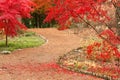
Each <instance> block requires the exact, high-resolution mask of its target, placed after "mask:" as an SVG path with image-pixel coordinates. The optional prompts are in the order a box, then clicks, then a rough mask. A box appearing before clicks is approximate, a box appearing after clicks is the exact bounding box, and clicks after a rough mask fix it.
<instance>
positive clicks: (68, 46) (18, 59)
mask: <svg viewBox="0 0 120 80" xmlns="http://www.w3.org/2000/svg"><path fill="white" fill-rule="evenodd" d="M29 30H30V31H34V32H36V33H37V34H38V35H42V36H44V37H45V38H46V43H45V44H43V45H42V46H40V47H35V48H26V49H22V50H16V51H13V52H12V53H11V54H8V55H2V54H1V55H0V80H102V79H99V78H96V77H93V76H89V75H85V74H81V73H75V72H71V71H68V70H65V69H62V68H60V67H59V65H57V64H56V62H57V60H58V58H59V56H62V55H63V54H65V53H67V52H69V51H71V50H72V49H76V48H78V47H80V46H82V45H83V44H84V42H85V41H84V39H86V38H87V37H86V36H87V35H88V34H90V33H93V32H90V31H92V30H88V29H84V30H83V31H80V32H79V35H75V34H73V33H72V32H71V31H70V30H64V31H58V30H57V29H55V28H46V29H29ZM91 35H92V34H91ZM93 35H94V34H93Z"/></svg>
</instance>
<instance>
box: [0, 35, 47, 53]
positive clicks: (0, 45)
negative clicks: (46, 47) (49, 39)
mask: <svg viewBox="0 0 120 80" xmlns="http://www.w3.org/2000/svg"><path fill="white" fill-rule="evenodd" d="M44 43H45V40H44V39H42V38H41V37H40V36H36V35H35V34H33V33H25V35H22V36H18V37H14V38H9V39H8V47H6V46H5V40H0V52H1V51H14V50H16V49H23V48H31V47H37V46H40V45H42V44H44Z"/></svg>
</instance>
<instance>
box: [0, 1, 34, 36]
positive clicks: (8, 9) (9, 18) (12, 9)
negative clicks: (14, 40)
mask: <svg viewBox="0 0 120 80" xmlns="http://www.w3.org/2000/svg"><path fill="white" fill-rule="evenodd" d="M32 6H33V3H32V2H31V1H30V0H0V29H2V30H4V31H5V34H6V35H8V36H15V35H16V34H17V32H16V31H17V30H18V29H26V27H25V26H24V25H23V24H22V23H20V21H19V20H18V19H20V18H22V17H24V18H30V12H31V11H32V8H31V7H32Z"/></svg>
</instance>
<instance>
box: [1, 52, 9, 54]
mask: <svg viewBox="0 0 120 80" xmlns="http://www.w3.org/2000/svg"><path fill="white" fill-rule="evenodd" d="M1 53H2V54H10V53H11V51H2V52H1Z"/></svg>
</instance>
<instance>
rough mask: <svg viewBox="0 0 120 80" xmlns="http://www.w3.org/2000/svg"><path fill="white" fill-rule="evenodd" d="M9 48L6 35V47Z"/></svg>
mask: <svg viewBox="0 0 120 80" xmlns="http://www.w3.org/2000/svg"><path fill="white" fill-rule="evenodd" d="M7 46H8V35H7V34H6V47H7Z"/></svg>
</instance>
